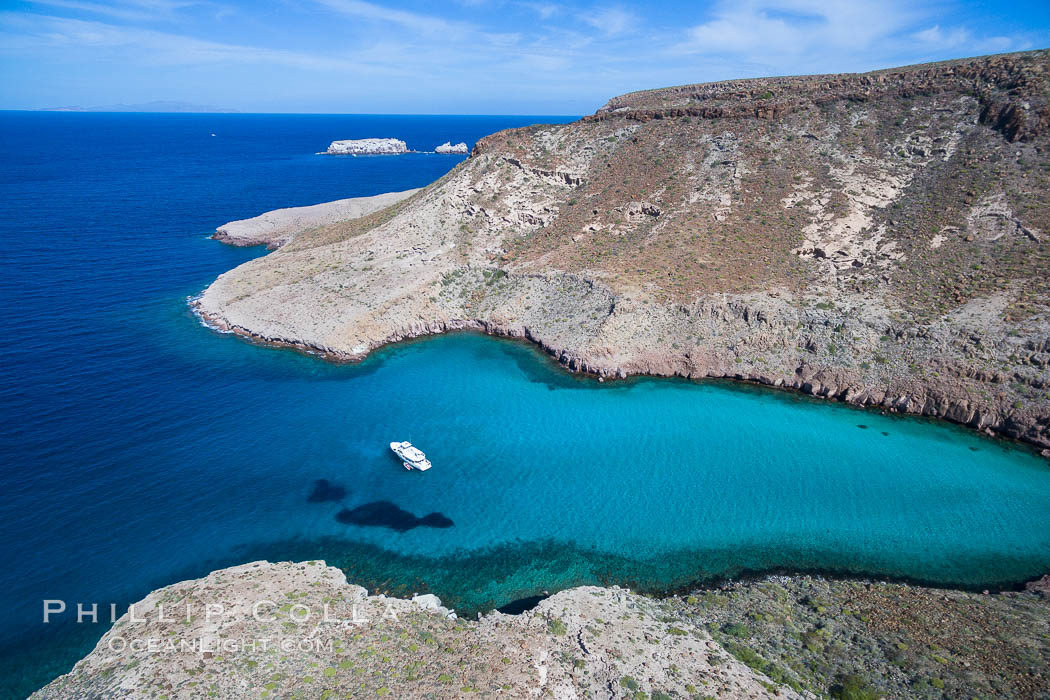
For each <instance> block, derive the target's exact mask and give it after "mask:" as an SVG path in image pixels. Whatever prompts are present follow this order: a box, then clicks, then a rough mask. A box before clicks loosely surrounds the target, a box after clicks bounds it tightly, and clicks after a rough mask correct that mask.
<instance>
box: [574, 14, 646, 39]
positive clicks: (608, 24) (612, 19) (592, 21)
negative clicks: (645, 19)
mask: <svg viewBox="0 0 1050 700" xmlns="http://www.w3.org/2000/svg"><path fill="white" fill-rule="evenodd" d="M580 19H581V20H583V21H584V22H586V23H587V24H589V25H591V26H592V27H594V28H595V29H597V30H598V31H599V32H601V33H602V34H603V35H604V36H606V37H614V36H619V35H620V34H624V33H625V32H627V31H628V30H630V29H632V28H633V27H634V26H636V25H637V24H638V19H637V17H635V15H634V14H633V13H631V12H627V11H626V10H621V9H620V8H617V7H606V8H602V9H597V10H591V11H589V12H583V13H581V14H580Z"/></svg>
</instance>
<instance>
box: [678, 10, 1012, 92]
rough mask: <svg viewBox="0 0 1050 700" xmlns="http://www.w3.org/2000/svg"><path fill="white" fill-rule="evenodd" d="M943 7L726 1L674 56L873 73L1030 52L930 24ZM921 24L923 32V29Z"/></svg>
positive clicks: (769, 67) (1005, 40)
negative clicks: (935, 60) (934, 60)
mask: <svg viewBox="0 0 1050 700" xmlns="http://www.w3.org/2000/svg"><path fill="white" fill-rule="evenodd" d="M934 14H935V8H933V7H931V6H928V5H927V6H925V7H924V6H922V5H920V4H917V3H914V2H905V0H819V1H818V0H743V1H742V2H730V1H729V0H719V2H718V3H717V4H716V5H715V6H714V8H713V9H712V12H711V16H710V18H709V19H708V20H707V21H705V22H703V23H701V24H698V25H695V26H693V27H691V28H689V29H688V30H686V32H685V36H684V37H683V38H682V39H680V40H679V41H677V42H676V43H674V44H673V45H672V47H671V48H670V49H669V51H668V53H669V54H670V55H671V56H698V57H707V58H712V59H718V60H723V61H731V60H733V59H734V58H735V59H736V60H737V61H738V65H747V66H749V68H750V69H751V70H752V72H753V73H756V74H761V73H764V74H785V73H803V72H821V71H849V70H858V69H859V70H865V69H872V68H877V67H888V66H892V65H901V64H902V63H908V62H917V61H924V60H931V57H932V56H938V57H939V56H943V55H944V54H945V53H948V52H950V53H949V55H952V54H954V55H959V56H961V55H967V54H968V55H976V54H981V53H993V52H997V51H1007V50H1011V49H1020V48H1025V47H1026V45H1027V44H1026V42H1023V41H1021V40H1019V39H1016V38H1010V37H1004V36H997V37H984V38H982V37H979V36H977V35H976V34H975V33H974V32H972V31H971V30H969V29H967V28H965V27H953V28H951V29H942V27H941V26H940V25H938V24H933V25H932V26H929V27H928V28H927V29H924V30H921V31H915V30H916V29H917V28H918V27H921V26H922V24H921V23H922V22H924V21H927V22H928V21H929V19H930V18H931V16H932V15H934ZM917 25H918V27H917Z"/></svg>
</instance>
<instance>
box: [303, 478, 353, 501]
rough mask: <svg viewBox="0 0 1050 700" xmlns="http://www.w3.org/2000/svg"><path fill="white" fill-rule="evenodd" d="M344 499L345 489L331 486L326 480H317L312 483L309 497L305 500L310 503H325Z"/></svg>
mask: <svg viewBox="0 0 1050 700" xmlns="http://www.w3.org/2000/svg"><path fill="white" fill-rule="evenodd" d="M344 498H346V487H345V486H340V485H339V484H333V483H332V482H330V481H329V480H328V479H318V480H317V481H315V482H314V486H313V488H312V489H311V490H310V495H309V496H307V497H306V500H307V501H308V502H310V503H327V502H330V501H341V500H343V499H344Z"/></svg>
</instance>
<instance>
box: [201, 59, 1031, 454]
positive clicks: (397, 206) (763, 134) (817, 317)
mask: <svg viewBox="0 0 1050 700" xmlns="http://www.w3.org/2000/svg"><path fill="white" fill-rule="evenodd" d="M1048 65H1050V59H1048V58H1047V54H1046V52H1031V53H1028V54H1015V55H1011V56H1003V57H990V58H984V59H971V60H968V61H958V62H950V63H945V64H931V65H930V66H917V67H911V68H904V69H896V70H895V71H882V72H879V73H874V74H865V75H848V76H814V77H811V78H798V79H770V80H757V81H733V82H730V83H718V84H712V85H703V86H688V87H687V88H671V89H666V90H657V91H649V92H646V93H635V94H632V95H627V96H624V97H622V98H617V99H615V100H612V101H610V103H609V104H608V105H607V106H606V107H604V108H603V109H602V110H600V111H599V112H598V113H597V114H595V115H594V116H593V117H588V118H584V119H583V120H581V121H578V122H575V123H573V124H568V125H555V126H540V127H530V128H526V129H516V130H510V131H506V132H500V133H498V134H494V135H492V136H490V137H486V138H485V139H483V140H482V141H480V142H479V143H478V144H477V145H476V147H475V148H474V151H473V152H472V154H471V157H470V158H469V159H468V160H467V161H465V162H464V163H462V164H461V165H459V166H458V167H457V168H456V169H454V170H453V171H452V172H451V173H450V174H449V175H447V176H445V177H444V178H442V179H440V180H438V181H437V182H435V183H433V184H432V185H430V186H428V187H426V188H423V189H422V190H419V191H416V192H412V193H392V194H389V195H382V196H381V197H386V198H389V199H376V198H362V199H358V200H343V204H340V205H339V206H336V205H337V204H338V203H332V204H330V205H319V206H320V207H322V211H324V212H326V216H324V217H321V216H318V217H316V218H312V217H313V213H312V212H298V211H297V210H289V211H297V213H296V214H295V215H290V214H289V215H284V216H281V215H279V213H271V214H268V215H263V217H258V219H260V220H262V221H257V220H248V221H247V222H234V224H228V225H226V226H224V227H220V232H219V233H218V234H217V237H218V238H220V239H222V240H226V241H228V242H235V243H241V244H243V243H246V242H260V243H268V244H270V245H271V246H280V248H279V249H278V250H276V251H275V252H273V253H271V254H269V255H267V256H265V257H263V258H260V259H256V260H253V261H250V262H248V263H245V264H244V265H241V266H240V267H238V268H236V269H235V270H231V271H230V272H227V273H225V274H223V275H222V276H220V277H219V278H218V279H217V280H216V281H215V282H214V283H213V284H212V285H210V286H209V287H208V288H207V289H206V290H205V291H204V292H203V294H202V295H201V296H200V297H199V298H198V299H196V300H195V301H194V302H193V304H194V307H195V309H196V311H197V312H198V313H199V314H200V316H201V317H202V318H203V319H204V320H205V321H206V322H208V323H209V324H211V325H213V326H214V327H216V328H219V329H222V330H227V331H232V332H234V333H237V334H239V335H242V336H245V337H249V338H252V339H254V340H256V341H259V342H264V343H270V344H275V345H281V346H289V347H296V348H300V349H303V350H307V351H310V352H316V353H319V354H322V355H325V356H327V357H329V358H331V359H334V360H339V361H354V360H359V359H361V358H363V357H364V356H365V355H367V354H368V353H369V352H371V351H373V350H375V349H376V348H378V347H381V346H383V345H385V344H387V343H392V342H396V341H399V340H403V339H406V338H413V337H418V336H422V335H428V334H433V333H441V332H446V331H451V330H458V329H472V330H478V331H482V332H485V333H490V334H493V335H502V336H508V337H514V338H524V339H527V340H529V341H532V342H534V343H536V344H537V345H539V346H540V347H542V348H543V350H544V351H546V352H547V353H548V354H550V355H551V356H552V357H554V358H555V359H556V360H557V361H558V362H559V363H561V364H562V365H563V366H565V367H566V368H567V369H569V370H571V371H577V372H587V373H592V374H594V375H597V376H599V377H602V378H617V377H626V376H629V375H639V374H645V375H655V376H680V377H690V378H698V379H699V378H731V379H738V380H743V381H749V382H754V383H758V384H763V385H768V386H772V387H782V388H788V389H795V390H798V391H802V392H804V393H807V394H810V395H812V396H816V397H822V398H829V399H836V400H840V401H843V402H846V403H849V404H852V405H856V406H862V407H868V408H875V409H878V410H883V411H887V412H899V413H910V414H917V415H924V416H933V417H939V418H944V419H947V420H949V421H953V422H956V423H959V424H963V425H967V426H970V427H973V428H975V429H977V430H981V431H984V432H987V433H989V434H991V435H997V436H1002V437H1006V438H1011V439H1016V440H1021V441H1025V442H1028V443H1030V444H1032V445H1035V446H1037V447H1038V448H1040V449H1042V450H1043V451H1044V455H1046V456H1050V451H1048V450H1050V313H1048V309H1050V288H1048V280H1050V202H1048V201H1046V193H1047V192H1050V159H1048V158H1047V148H1048V147H1050V143H1048V138H1047V137H1048V130H1050V126H1048V125H1050V106H1047V105H1045V104H1043V103H1042V102H1039V100H1042V101H1043V102H1045V94H1046V93H1045V92H1040V89H1041V86H1044V85H1045V84H1046V83H1047V81H1048V78H1047V74H1048V72H1050V71H1048V68H1047V66H1048ZM1019 76H1020V77H1019ZM1018 82H1020V83H1021V84H1022V85H1024V86H1025V87H1027V88H1028V91H1027V92H1024V94H1021V95H1018V94H1017V93H1018V92H1019V89H1018V88H1011V91H1006V92H1004V91H1005V90H1006V88H1004V87H1000V86H1001V85H1006V84H1009V85H1015V84H1016V83H1018ZM975 86H977V87H975ZM686 91H691V92H690V93H689V94H688V99H686V98H683V96H682V95H683V92H686ZM975 91H976V92H975ZM982 91H983V92H982ZM779 95H783V96H784V97H783V98H781V99H778V96H779ZM1022 98H1023V99H1022ZM1011 100H1013V101H1011ZM680 105H684V106H680ZM693 105H695V106H693ZM916 113H919V115H920V118H916V116H915V115H916ZM683 115H684V116H683ZM898 115H900V116H898ZM895 117H896V119H895ZM894 119H895V121H890V122H889V124H887V123H885V121H886V120H894ZM681 140H685V143H687V144H691V145H682V146H679V145H677V143H678V141H681ZM650 147H651V148H650ZM671 159H673V161H674V162H670V163H669V162H668V160H671ZM773 159H775V162H773ZM661 176H662V177H661ZM931 191H933V192H934V193H935V195H936V196H932V195H931V194H930V193H931ZM406 194H407V195H408V196H406ZM931 201H933V202H935V203H936V205H937V208H936V210H931ZM388 203H389V204H391V205H392V206H389V207H386V208H380V205H382V204H388ZM329 208H330V209H329ZM337 217H342V218H341V220H336V219H337ZM756 217H761V218H756ZM938 217H939V218H938ZM275 218H276V219H279V220H283V221H284V222H285V223H284V224H271V223H268V222H269V221H270V220H271V219H275ZM251 222H255V223H251ZM235 224H236V225H235ZM238 229H240V230H247V232H246V233H237V231H238Z"/></svg>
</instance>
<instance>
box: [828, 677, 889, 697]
mask: <svg viewBox="0 0 1050 700" xmlns="http://www.w3.org/2000/svg"><path fill="white" fill-rule="evenodd" d="M830 695H831V697H833V698H835V700H878V699H879V698H881V697H882V693H880V692H879V691H878V690H877V689H875V688H873V687H872V686H871V684H870V683H868V682H867V681H866V680H864V679H863V678H861V677H860V676H858V675H857V674H855V673H849V674H847V675H845V676H843V677H842V678H841V679H840V680H839V682H838V683H836V684H835V685H833V686H832V687H831V691H830Z"/></svg>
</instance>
